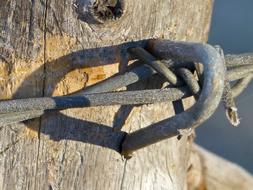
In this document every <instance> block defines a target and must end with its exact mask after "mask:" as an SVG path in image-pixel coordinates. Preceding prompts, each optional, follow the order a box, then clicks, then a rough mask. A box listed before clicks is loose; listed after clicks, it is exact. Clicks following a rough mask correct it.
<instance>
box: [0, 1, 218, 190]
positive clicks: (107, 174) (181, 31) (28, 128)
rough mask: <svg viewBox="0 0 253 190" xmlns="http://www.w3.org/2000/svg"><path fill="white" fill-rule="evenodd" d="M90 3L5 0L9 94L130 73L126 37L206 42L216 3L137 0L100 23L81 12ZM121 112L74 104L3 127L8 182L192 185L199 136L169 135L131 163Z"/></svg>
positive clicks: (140, 112) (143, 112) (145, 111)
mask: <svg viewBox="0 0 253 190" xmlns="http://www.w3.org/2000/svg"><path fill="white" fill-rule="evenodd" d="M86 1H87V0H83V2H86ZM80 2H82V0H76V1H74V0H64V1H62V0H41V1H37V0H32V1H28V0H9V1H4V0H0V3H1V4H0V29H1V31H0V32H1V33H0V73H1V76H0V88H1V91H0V98H1V99H7V98H21V97H36V96H37V97H39V96H43V95H44V96H51V95H63V94H68V93H71V92H74V91H76V90H79V89H81V88H83V87H85V86H89V85H92V84H94V83H96V82H98V81H101V80H103V79H105V78H107V77H109V76H111V75H113V74H114V73H117V72H118V71H123V70H124V68H125V66H126V64H127V63H126V61H125V60H126V55H125V53H122V52H120V51H119V48H120V47H124V46H121V45H120V44H122V43H125V42H128V43H130V45H131V42H132V41H139V40H143V39H149V38H165V39H172V40H191V41H198V42H199V41H206V39H207V35H208V30H209V23H210V15H211V9H212V3H213V2H212V1H211V0H205V1H203V0H194V1H192V0H185V1H181V0H175V1H170V0H152V1H151V0H127V1H125V5H124V9H125V10H124V13H123V16H122V17H121V18H120V19H118V20H116V21H112V22H109V23H106V24H100V25H97V24H94V23H89V22H84V21H83V20H82V19H81V17H80V15H78V14H79V12H78V11H76V6H78V5H80V4H81V3H80ZM114 53H115V54H118V56H116V57H115V56H113V54H114ZM184 102H185V106H189V105H190V104H191V103H192V101H191V100H186V101H184ZM118 109H119V107H118V106H111V107H99V108H85V109H70V110H65V111H61V112H60V113H49V114H46V115H45V116H43V117H42V118H41V119H36V120H33V121H29V122H25V123H22V124H17V125H12V126H3V127H0V138H1V141H0V188H1V189H54V190H56V189H89V190H90V189H91V190H92V189H94V190H100V189H175V190H176V189H180V190H181V189H187V185H186V184H187V180H186V175H187V168H188V160H189V158H190V152H191V151H190V147H191V143H192V141H191V140H190V139H191V138H188V137H186V136H185V137H183V138H182V139H181V140H180V141H178V140H177V138H172V139H168V140H166V141H163V142H160V143H157V144H155V145H152V146H150V147H148V148H145V149H143V150H140V151H138V152H137V153H136V154H135V155H134V157H133V158H132V159H130V160H128V161H125V160H123V159H122V158H121V156H120V155H119V154H118V153H117V151H118V150H119V145H120V143H121V141H122V138H123V136H124V133H123V132H112V125H113V123H117V122H114V116H115V113H116V112H117V111H118ZM173 114H174V110H173V107H172V104H171V103H166V104H157V105H145V106H142V107H135V108H134V109H133V111H132V112H131V113H130V116H129V118H128V119H127V120H126V122H125V126H124V128H123V130H125V131H131V130H136V129H138V128H140V127H145V126H147V125H149V124H151V123H153V122H155V121H159V120H161V119H163V118H167V117H168V116H172V115H173ZM118 118H120V117H118Z"/></svg>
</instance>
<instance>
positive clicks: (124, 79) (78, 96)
mask: <svg viewBox="0 0 253 190" xmlns="http://www.w3.org/2000/svg"><path fill="white" fill-rule="evenodd" d="M132 52H133V54H135V55H137V56H138V57H139V60H140V61H142V62H144V63H146V64H143V65H140V66H137V67H134V68H133V69H132V70H130V71H128V72H126V73H124V74H121V75H115V76H113V77H111V78H109V79H106V80H105V81H102V82H100V83H98V84H96V85H93V86H91V87H88V88H86V89H84V90H81V91H79V92H77V93H74V94H71V95H68V96H62V97H44V98H28V99H20V100H7V101H0V125H7V124H12V123H16V122H20V121H24V120H28V119H32V118H36V117H40V116H41V115H43V114H44V112H45V111H47V110H50V109H53V110H58V109H66V108H77V107H85V106H105V105H137V104H151V103H155V102H164V101H175V100H180V99H182V98H185V97H189V96H192V95H197V94H198V93H199V91H200V87H199V84H198V82H197V81H196V79H195V77H194V75H193V74H192V73H191V71H190V70H191V69H193V67H194V66H193V64H189V63H184V62H176V61H172V60H163V61H157V60H156V58H155V57H154V56H152V55H151V54H149V53H148V52H147V51H146V50H144V49H141V48H135V51H134V50H133V51H132ZM140 52H141V53H140ZM143 55H144V56H143ZM225 60H226V66H227V76H226V78H227V80H228V81H235V80H239V81H238V82H237V83H236V84H235V85H234V86H233V87H232V94H233V97H236V96H238V95H239V94H240V93H241V92H242V91H243V90H244V89H245V88H246V87H247V85H248V84H249V83H250V81H251V80H252V76H253V74H252V72H253V54H242V55H228V56H225ZM165 65H166V67H165ZM185 67H187V68H185ZM161 68H163V69H161ZM170 69H171V70H170ZM157 71H158V72H159V73H162V74H163V75H164V76H165V78H166V79H167V80H168V81H169V82H170V83H171V84H172V85H174V87H173V88H167V89H154V90H142V91H126V92H111V93H108V92H110V91H114V90H116V89H118V88H121V87H124V86H128V85H129V84H133V83H135V82H137V81H140V80H143V79H146V78H148V77H150V76H151V75H153V74H155V73H157ZM164 71H166V72H164ZM173 71H177V72H176V73H177V74H178V75H179V76H180V77H181V79H182V80H181V79H180V78H178V77H177V76H176V75H175V74H174V73H173ZM185 84H186V85H185ZM175 86H177V88H175Z"/></svg>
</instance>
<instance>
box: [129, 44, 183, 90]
mask: <svg viewBox="0 0 253 190" xmlns="http://www.w3.org/2000/svg"><path fill="white" fill-rule="evenodd" d="M129 52H130V53H131V54H132V55H134V56H135V57H136V58H138V59H139V60H141V61H142V62H143V63H145V64H148V65H150V66H151V67H153V68H154V69H155V70H156V71H157V72H158V73H160V74H162V75H163V76H164V77H165V78H166V79H167V80H168V82H169V83H171V84H172V85H173V86H177V85H180V84H181V85H182V84H183V83H182V81H180V80H179V79H178V78H177V76H176V75H175V74H174V73H173V72H172V71H171V70H170V69H169V68H168V67H166V65H165V64H163V63H162V61H159V60H157V59H156V58H155V57H154V56H153V55H151V54H150V53H149V52H147V51H146V50H144V49H143V48H140V47H137V48H131V49H129ZM171 62H172V61H171Z"/></svg>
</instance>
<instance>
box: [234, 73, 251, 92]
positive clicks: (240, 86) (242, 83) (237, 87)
mask: <svg viewBox="0 0 253 190" xmlns="http://www.w3.org/2000/svg"><path fill="white" fill-rule="evenodd" d="M252 78H253V74H250V75H248V76H246V77H245V78H242V79H239V80H238V81H237V82H236V84H234V85H233V86H232V95H233V97H237V96H239V95H240V94H241V93H242V92H243V91H244V90H245V89H246V88H247V86H248V85H249V83H250V82H251V81H252Z"/></svg>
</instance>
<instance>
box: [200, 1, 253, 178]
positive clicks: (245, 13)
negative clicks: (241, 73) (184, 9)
mask: <svg viewBox="0 0 253 190" xmlns="http://www.w3.org/2000/svg"><path fill="white" fill-rule="evenodd" d="M209 43H210V44H213V45H217V44H219V45H220V46H221V47H222V48H223V50H224V52H225V53H226V54H227V53H229V54H238V53H246V52H253V0H240V1H239V0H216V1H215V6H214V10H213V16H212V25H211V30H210V34H209ZM236 103H237V106H238V110H239V116H240V118H241V124H240V125H239V127H237V128H234V127H232V126H231V125H230V124H229V123H228V121H227V119H226V116H225V112H224V109H223V107H222V105H221V106H220V107H219V109H218V110H217V111H216V113H215V114H214V115H213V116H212V117H211V118H210V119H209V120H208V121H207V122H206V123H205V124H203V125H202V126H201V127H199V128H197V138H196V141H197V143H198V144H200V145H202V146H203V147H205V148H207V149H208V150H210V151H212V152H214V153H216V154H218V155H220V156H222V157H224V158H226V159H228V160H231V161H233V162H235V163H238V164H239V165H241V166H243V167H244V168H245V169H247V170H248V171H250V172H251V173H252V174H253V82H251V84H250V85H249V87H248V88H247V90H246V91H244V93H242V94H241V95H240V96H239V97H238V98H237V99H236Z"/></svg>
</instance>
